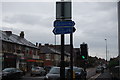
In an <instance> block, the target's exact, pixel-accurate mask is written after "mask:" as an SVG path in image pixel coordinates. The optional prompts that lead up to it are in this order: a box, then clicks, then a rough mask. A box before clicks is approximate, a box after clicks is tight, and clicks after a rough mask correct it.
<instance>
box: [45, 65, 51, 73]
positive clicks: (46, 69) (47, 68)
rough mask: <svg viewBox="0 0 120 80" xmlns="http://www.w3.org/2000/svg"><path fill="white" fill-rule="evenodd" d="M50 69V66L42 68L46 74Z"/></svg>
mask: <svg viewBox="0 0 120 80" xmlns="http://www.w3.org/2000/svg"><path fill="white" fill-rule="evenodd" d="M51 68H52V66H45V67H44V69H45V71H46V73H48V72H49V71H50V69H51Z"/></svg>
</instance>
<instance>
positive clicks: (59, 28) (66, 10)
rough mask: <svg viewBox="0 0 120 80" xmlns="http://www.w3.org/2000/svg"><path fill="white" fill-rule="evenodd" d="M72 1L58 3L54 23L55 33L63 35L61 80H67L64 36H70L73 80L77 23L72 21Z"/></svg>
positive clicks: (62, 0)
mask: <svg viewBox="0 0 120 80" xmlns="http://www.w3.org/2000/svg"><path fill="white" fill-rule="evenodd" d="M71 18H72V17H71V0H66V1H64V0H61V1H57V2H56V20H55V21H54V27H55V28H54V29H53V33H54V34H55V35H58V34H61V62H60V80H65V61H64V55H65V54H64V34H70V46H71V48H70V61H71V64H70V69H71V76H70V77H71V80H72V79H73V32H75V30H76V29H75V27H73V26H74V25H75V22H74V21H72V20H71Z"/></svg>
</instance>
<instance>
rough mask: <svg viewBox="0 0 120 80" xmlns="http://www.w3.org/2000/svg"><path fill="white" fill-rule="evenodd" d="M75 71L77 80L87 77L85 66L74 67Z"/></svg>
mask: <svg viewBox="0 0 120 80" xmlns="http://www.w3.org/2000/svg"><path fill="white" fill-rule="evenodd" d="M73 71H75V79H76V80H79V79H80V80H81V79H85V77H86V75H87V73H86V71H84V69H83V68H79V67H73Z"/></svg>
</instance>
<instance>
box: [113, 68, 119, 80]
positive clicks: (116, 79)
mask: <svg viewBox="0 0 120 80" xmlns="http://www.w3.org/2000/svg"><path fill="white" fill-rule="evenodd" d="M111 75H112V78H113V80H120V66H115V67H114V68H113V69H112V71H111Z"/></svg>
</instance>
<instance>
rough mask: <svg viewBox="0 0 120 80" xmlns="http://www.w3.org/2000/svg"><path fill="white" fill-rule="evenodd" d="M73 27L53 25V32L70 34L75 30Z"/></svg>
mask: <svg viewBox="0 0 120 80" xmlns="http://www.w3.org/2000/svg"><path fill="white" fill-rule="evenodd" d="M75 30H76V29H75V27H55V28H54V30H53V33H54V34H55V35H57V34H70V33H73V32H75Z"/></svg>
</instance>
